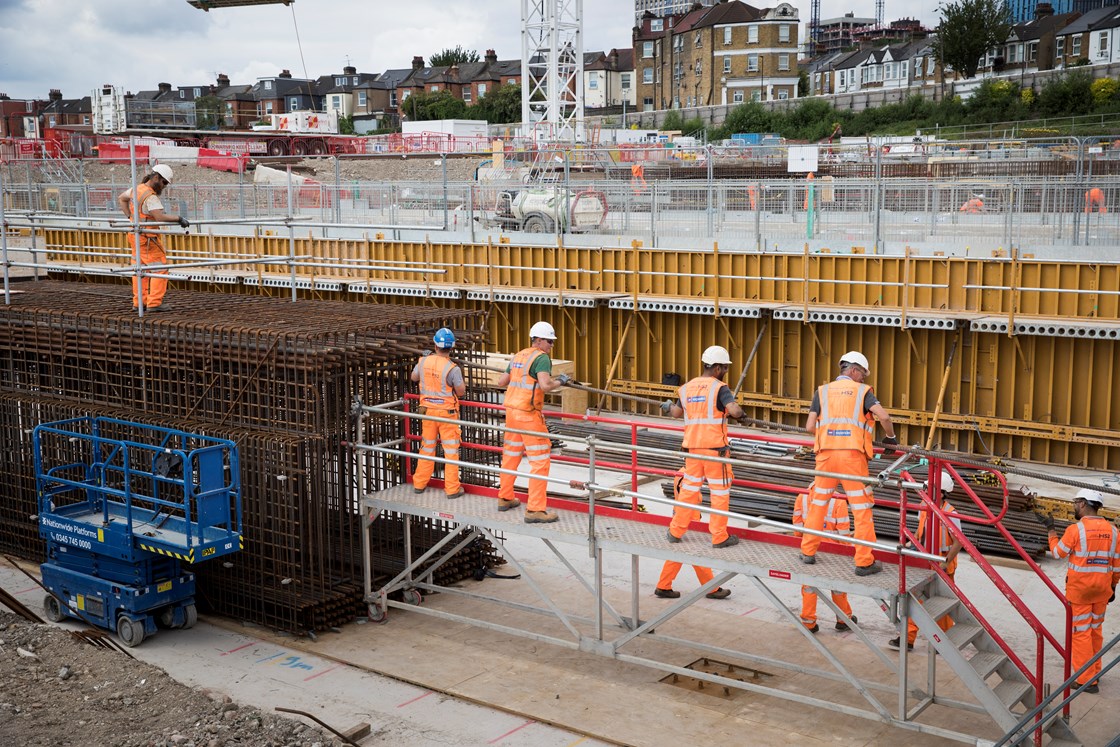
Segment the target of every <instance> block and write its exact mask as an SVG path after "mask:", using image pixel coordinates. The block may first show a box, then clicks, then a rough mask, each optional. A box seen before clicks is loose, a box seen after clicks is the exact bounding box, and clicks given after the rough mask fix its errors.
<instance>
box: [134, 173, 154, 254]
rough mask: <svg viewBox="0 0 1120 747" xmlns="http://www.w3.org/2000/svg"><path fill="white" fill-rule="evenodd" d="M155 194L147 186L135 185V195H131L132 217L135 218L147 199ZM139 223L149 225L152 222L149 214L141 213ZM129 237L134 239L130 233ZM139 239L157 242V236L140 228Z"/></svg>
mask: <svg viewBox="0 0 1120 747" xmlns="http://www.w3.org/2000/svg"><path fill="white" fill-rule="evenodd" d="M155 193H156V191H155V190H154V189H152V188H151V187H149V186H148V185H147V184H140V185H137V187H136V194H135V195H133V200H132V215H133V217H135V216H136V213H137V211H140V209H141V208H142V207H143V206H144V203H145V202H147V201H148V198H149V197H151V196H152V195H154V194H155ZM139 222H140V223H151V222H152V216H150V215H149V214H147V213H145V212H141V213H140V219H139ZM129 236H130V237H131V238H135V234H132V233H130V234H129ZM140 239H141V240H144V241H159V234H155V233H151V232H150V231H147V230H145V229H143V228H141V229H140Z"/></svg>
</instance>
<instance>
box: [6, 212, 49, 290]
mask: <svg viewBox="0 0 1120 747" xmlns="http://www.w3.org/2000/svg"><path fill="white" fill-rule="evenodd" d="M0 217H2V216H0ZM29 217H30V218H31V264H33V265H35V266H34V267H33V268H31V272H32V274H33V275H34V277H35V280H36V281H37V280H39V241H38V236H39V232H38V231H37V230H36V228H35V218H36V216H35V213H32V214H31V215H30V216H29ZM0 223H3V221H2V220H0Z"/></svg>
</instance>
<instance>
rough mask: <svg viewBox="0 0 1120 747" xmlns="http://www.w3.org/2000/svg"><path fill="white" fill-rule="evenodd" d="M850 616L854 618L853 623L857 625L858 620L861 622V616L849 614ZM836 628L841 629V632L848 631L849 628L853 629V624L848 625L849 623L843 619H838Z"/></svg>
mask: <svg viewBox="0 0 1120 747" xmlns="http://www.w3.org/2000/svg"><path fill="white" fill-rule="evenodd" d="M849 617H850V618H852V625H855V624H856V623H857V622H859V618H857V617H856V616H855V615H849ZM836 629H837V630H839V631H840V632H841V633H847V632H848V631H849V630H851V629H852V627H851V625H848V623H846V622H844V621H843V620H837V621H836Z"/></svg>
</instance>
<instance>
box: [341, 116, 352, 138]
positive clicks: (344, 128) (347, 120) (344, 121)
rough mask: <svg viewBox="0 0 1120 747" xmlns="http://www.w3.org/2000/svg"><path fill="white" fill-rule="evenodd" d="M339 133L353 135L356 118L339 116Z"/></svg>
mask: <svg viewBox="0 0 1120 747" xmlns="http://www.w3.org/2000/svg"><path fill="white" fill-rule="evenodd" d="M338 134H339V135H353V134H354V118H353V117H339V118H338Z"/></svg>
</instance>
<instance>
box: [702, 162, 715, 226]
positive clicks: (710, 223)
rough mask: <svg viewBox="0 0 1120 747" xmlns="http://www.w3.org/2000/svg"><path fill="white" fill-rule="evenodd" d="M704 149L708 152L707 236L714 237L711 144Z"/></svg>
mask: <svg viewBox="0 0 1120 747" xmlns="http://www.w3.org/2000/svg"><path fill="white" fill-rule="evenodd" d="M704 149H705V151H706V152H707V154H708V157H707V159H706V160H707V162H708V238H715V222H714V218H715V215H714V213H713V206H712V189H713V186H714V184H713V181H712V176H713V173H712V146H711V145H710V144H709V145H706V146H704Z"/></svg>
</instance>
